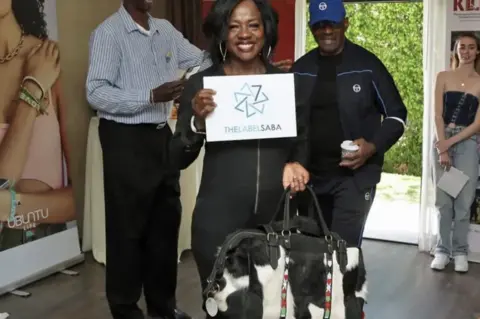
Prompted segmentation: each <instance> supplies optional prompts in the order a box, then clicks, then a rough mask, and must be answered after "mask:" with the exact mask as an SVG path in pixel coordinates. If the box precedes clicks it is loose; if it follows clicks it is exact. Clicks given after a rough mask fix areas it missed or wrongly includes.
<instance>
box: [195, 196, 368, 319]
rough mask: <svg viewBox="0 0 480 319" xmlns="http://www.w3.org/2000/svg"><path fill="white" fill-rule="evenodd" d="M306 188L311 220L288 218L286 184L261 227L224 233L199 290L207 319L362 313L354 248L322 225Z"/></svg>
mask: <svg viewBox="0 0 480 319" xmlns="http://www.w3.org/2000/svg"><path fill="white" fill-rule="evenodd" d="M307 190H308V192H310V194H311V195H312V197H313V201H314V207H315V211H316V216H315V218H311V217H302V216H294V217H291V216H290V200H291V199H290V191H289V190H288V189H287V190H286V191H285V192H284V194H283V198H282V201H281V204H280V205H279V208H277V212H276V214H275V217H274V218H273V219H272V221H271V222H270V223H269V224H267V225H262V226H260V227H259V228H258V229H251V230H240V231H237V232H235V233H233V234H230V235H229V236H228V237H227V239H226V240H225V242H224V243H223V245H222V247H221V248H220V250H219V252H218V256H217V259H216V262H215V265H214V268H213V270H212V273H211V274H210V277H209V279H208V281H207V287H206V289H205V291H204V292H203V293H204V298H205V300H206V301H205V309H206V310H207V313H208V314H209V316H210V317H221V318H229V319H247V318H248V319H279V318H280V319H283V318H288V319H294V318H297V319H298V318H312V319H362V318H363V311H362V309H363V304H364V302H365V301H366V295H367V288H366V286H367V281H366V272H365V267H364V263H363V256H362V251H361V250H360V249H359V248H357V247H347V245H346V242H345V241H344V240H342V239H341V238H340V237H339V236H338V235H337V234H335V233H332V232H330V231H329V230H328V228H327V226H326V223H325V220H324V219H323V216H322V213H321V210H320V206H319V204H318V201H317V199H316V196H315V193H314V191H313V190H312V189H311V188H310V187H308V188H307ZM282 206H283V220H280V221H277V216H278V215H279V212H281V210H282V209H281V207H282Z"/></svg>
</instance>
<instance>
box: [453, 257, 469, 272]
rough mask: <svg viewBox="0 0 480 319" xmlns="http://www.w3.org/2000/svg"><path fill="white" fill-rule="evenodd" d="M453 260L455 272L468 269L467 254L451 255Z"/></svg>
mask: <svg viewBox="0 0 480 319" xmlns="http://www.w3.org/2000/svg"><path fill="white" fill-rule="evenodd" d="M453 258H454V260H455V271H456V272H467V271H468V257H467V255H460V256H455V257H453Z"/></svg>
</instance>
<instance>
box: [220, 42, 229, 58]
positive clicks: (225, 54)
mask: <svg viewBox="0 0 480 319" xmlns="http://www.w3.org/2000/svg"><path fill="white" fill-rule="evenodd" d="M218 47H219V49H220V54H221V55H222V58H223V61H225V58H226V57H227V48H226V47H225V52H224V51H223V49H222V42H220V43H219V44H218Z"/></svg>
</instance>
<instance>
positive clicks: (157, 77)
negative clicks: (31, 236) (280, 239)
mask: <svg viewBox="0 0 480 319" xmlns="http://www.w3.org/2000/svg"><path fill="white" fill-rule="evenodd" d="M151 6H152V0H124V1H123V5H122V6H121V8H120V9H119V10H118V11H117V12H116V13H115V14H113V15H112V16H110V17H109V18H108V19H107V20H105V21H104V22H103V23H102V24H100V25H99V26H98V27H97V29H96V30H95V31H94V32H93V33H92V36H91V39H90V66H89V71H88V77H87V83H86V86H87V97H88V101H89V103H90V104H91V106H92V107H93V108H94V109H95V110H96V111H97V113H98V116H99V117H100V126H99V136H100V142H101V145H102V150H103V167H104V187H105V211H106V220H105V221H106V243H107V262H106V293H107V299H108V303H109V306H110V310H111V313H112V316H113V318H115V319H120V318H121V319H137V318H144V315H143V313H142V311H141V310H140V309H139V307H138V306H137V302H138V300H139V298H140V296H141V294H142V290H143V292H144V295H145V300H146V304H147V312H148V315H149V317H150V318H169V319H170V318H189V317H188V315H186V314H184V313H182V312H181V311H179V310H177V309H176V301H175V289H176V280H177V260H178V256H177V242H178V232H179V226H180V216H181V204H180V187H179V176H180V173H179V172H178V171H174V170H172V169H169V165H168V153H167V150H168V144H169V141H170V139H171V136H172V132H171V130H170V128H169V126H168V125H167V118H168V115H169V112H170V109H171V107H172V100H174V99H176V98H178V97H179V95H180V94H181V92H182V90H183V81H182V80H178V76H177V73H178V69H188V68H191V67H195V66H199V65H200V66H201V69H203V68H206V67H208V66H210V64H211V62H210V60H209V59H208V57H207V56H206V55H205V54H204V52H202V51H201V50H199V49H198V48H197V47H195V46H193V45H192V44H190V43H189V42H188V41H187V40H186V39H185V38H184V37H183V35H182V34H181V33H180V32H179V31H177V30H176V29H175V28H174V27H173V26H172V25H171V24H170V23H169V22H168V21H166V20H163V19H155V18H153V17H151V16H150V14H149V11H150V9H151Z"/></svg>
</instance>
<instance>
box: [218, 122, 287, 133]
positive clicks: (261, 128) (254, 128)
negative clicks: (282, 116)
mask: <svg viewBox="0 0 480 319" xmlns="http://www.w3.org/2000/svg"><path fill="white" fill-rule="evenodd" d="M281 130H282V127H281V126H280V124H260V125H244V126H225V133H229V134H231V133H234V134H235V133H249V132H268V131H281Z"/></svg>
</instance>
